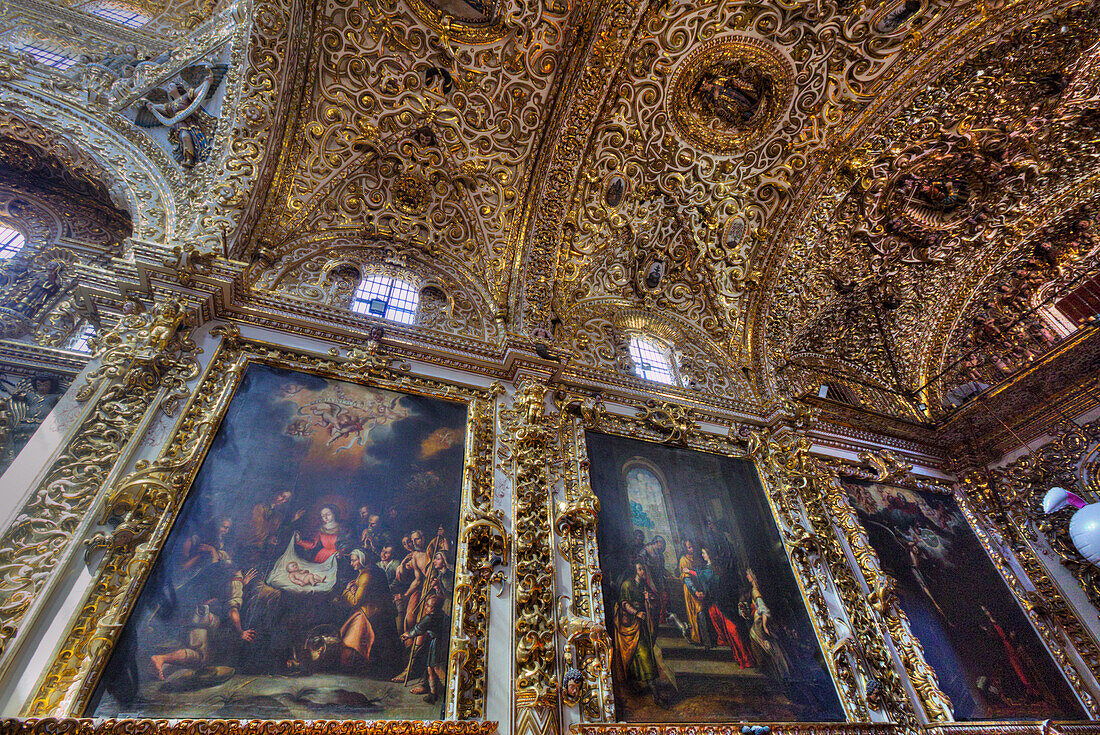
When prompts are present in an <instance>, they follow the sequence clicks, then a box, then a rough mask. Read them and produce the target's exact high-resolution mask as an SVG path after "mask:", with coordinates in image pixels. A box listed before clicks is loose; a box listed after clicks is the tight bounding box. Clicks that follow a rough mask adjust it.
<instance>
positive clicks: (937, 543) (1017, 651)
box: [843, 479, 1086, 720]
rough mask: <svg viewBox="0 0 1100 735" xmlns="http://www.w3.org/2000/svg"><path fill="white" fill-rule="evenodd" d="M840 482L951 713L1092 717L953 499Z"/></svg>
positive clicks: (961, 716)
mask: <svg viewBox="0 0 1100 735" xmlns="http://www.w3.org/2000/svg"><path fill="white" fill-rule="evenodd" d="M843 484H844V488H845V490H846V491H847V494H848V497H849V499H850V501H851V503H852V506H853V507H854V508H855V510H856V514H857V515H858V516H859V520H860V522H861V523H862V525H863V527H864V529H865V530H866V532H867V537H868V540H869V541H870V543H871V546H872V547H873V548H874V550H875V552H876V554H878V557H879V562H880V564H881V566H882V569H883V571H885V572H887V573H888V574H890V575H891V576H892V577H894V578H895V579H896V580H897V594H898V598H899V601H900V604H901V609H902V610H903V611H904V612H905V615H906V617H908V618H909V624H910V626H911V628H912V631H913V634H914V635H915V636H916V637H917V639H918V640H919V641H920V643H921V646H922V647H923V648H924V656H925V659H926V660H927V661H928V663H929V665H930V666H931V667H932V668H933V669H934V670H935V672H936V676H937V678H938V679H939V686H940V689H941V690H942V691H943V692H944V693H945V694H946V695H947V696H948V698H949V699H950V700H951V703H952V705H953V709H954V715H955V719H957V720H1012V719H1027V720H1037V719H1046V718H1061V719H1085V718H1086V715H1085V712H1084V710H1083V708H1082V707H1081V705H1080V703H1079V702H1078V701H1077V698H1076V696H1075V695H1074V694H1073V690H1072V689H1071V688H1070V686H1069V684H1068V682H1066V680H1065V678H1064V677H1063V675H1062V673H1061V672H1060V671H1059V669H1058V667H1057V666H1056V665H1055V663H1054V660H1053V659H1052V657H1051V654H1050V652H1049V651H1048V650H1047V648H1046V646H1044V645H1043V642H1042V640H1041V639H1040V638H1039V635H1038V633H1036V631H1035V629H1034V628H1033V627H1032V626H1031V623H1030V622H1028V619H1027V617H1026V616H1025V615H1024V612H1023V610H1022V609H1021V608H1020V606H1019V604H1018V603H1017V601H1016V598H1015V597H1014V596H1013V594H1012V591H1011V590H1010V589H1009V588H1008V586H1007V584H1006V583H1005V581H1004V579H1003V578H1002V577H1001V575H1000V574H999V573H998V572H997V569H996V567H995V566H994V565H993V562H992V560H990V558H989V556H988V555H987V554H986V552H985V549H984V548H983V547H982V544H981V542H980V541H979V540H978V537H977V536H976V535H975V533H974V531H973V529H972V528H971V527H970V525H969V524H968V523H967V520H966V517H965V516H964V515H963V512H962V510H961V509H960V508H959V505H958V503H957V502H956V500H955V498H954V497H952V496H950V495H945V494H940V493H935V492H930V491H920V490H911V489H906V488H900V487H894V486H890V485H883V484H879V483H874V482H869V481H863V480H851V479H846V480H844V481H843Z"/></svg>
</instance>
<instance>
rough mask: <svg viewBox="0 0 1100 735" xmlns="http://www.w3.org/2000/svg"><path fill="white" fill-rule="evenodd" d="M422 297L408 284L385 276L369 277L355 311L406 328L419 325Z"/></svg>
mask: <svg viewBox="0 0 1100 735" xmlns="http://www.w3.org/2000/svg"><path fill="white" fill-rule="evenodd" d="M419 301H420V294H419V293H417V290H416V287H415V286H413V284H411V283H409V282H408V281H403V280H401V279H400V278H394V277H393V276H387V275H382V274H380V273H379V274H374V275H368V276H366V277H365V278H363V280H362V281H360V282H359V287H358V288H357V289H355V295H354V296H353V297H352V300H351V310H352V311H355V312H358V313H360V314H370V315H371V316H379V317H382V318H383V319H389V320H390V321H394V322H401V323H402V324H415V323H416V308H417V304H418V303H419Z"/></svg>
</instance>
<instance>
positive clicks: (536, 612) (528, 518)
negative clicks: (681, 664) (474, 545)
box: [511, 380, 558, 735]
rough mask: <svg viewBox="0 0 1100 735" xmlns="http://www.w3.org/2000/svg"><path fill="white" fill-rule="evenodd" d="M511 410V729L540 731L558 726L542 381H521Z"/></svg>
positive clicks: (520, 733) (523, 734) (524, 733)
mask: <svg viewBox="0 0 1100 735" xmlns="http://www.w3.org/2000/svg"><path fill="white" fill-rule="evenodd" d="M513 411H514V414H513V423H512V426H511V431H512V445H513V449H514V463H515V464H514V467H515V475H514V477H515V488H514V491H513V505H512V512H513V518H514V523H515V550H516V555H515V556H516V558H515V588H514V592H513V604H514V607H515V610H514V621H515V650H516V654H515V656H516V657H515V666H516V670H515V687H516V690H515V732H516V733H517V735H536V734H537V735H543V734H545V733H555V732H557V730H558V708H557V679H556V677H555V662H556V652H555V648H554V633H555V628H554V578H553V563H554V559H553V549H552V546H551V541H550V528H551V512H550V487H549V473H548V470H547V463H548V456H547V448H548V443H549V437H550V431H549V426H548V422H547V417H546V386H545V385H544V384H542V383H540V382H538V381H534V380H528V381H527V382H524V383H523V384H521V385H520V387H519V388H518V390H517V392H516V395H515V403H514V406H513Z"/></svg>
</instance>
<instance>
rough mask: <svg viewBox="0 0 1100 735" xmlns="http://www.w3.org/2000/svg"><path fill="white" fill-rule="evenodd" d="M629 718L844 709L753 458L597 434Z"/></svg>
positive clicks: (617, 652)
mask: <svg viewBox="0 0 1100 735" xmlns="http://www.w3.org/2000/svg"><path fill="white" fill-rule="evenodd" d="M587 446H588V458H589V461H590V463H591V465H590V473H591V484H592V490H593V492H595V494H596V496H597V497H598V498H599V501H600V518H599V524H598V526H597V528H598V539H597V541H598V545H599V560H600V568H601V570H602V572H603V594H604V605H605V610H606V614H607V630H608V632H609V633H610V636H611V639H612V650H613V655H612V679H613V684H614V689H615V703H616V707H617V709H618V712H617V718H618V719H620V720H624V721H628V722H729V721H737V720H765V721H773V722H774V721H838V720H843V719H844V716H845V715H844V710H843V709H842V707H841V704H840V701H839V699H838V697H837V694H836V690H835V688H834V686H833V683H832V680H831V678H830V675H829V671H828V669H827V667H826V665H825V663H824V659H823V658H822V654H821V649H820V646H819V643H818V639H817V636H816V634H815V632H814V628H813V625H812V623H811V622H810V618H809V615H808V613H807V611H806V606H805V602H804V601H803V598H802V595H801V592H800V590H799V587H798V583H797V582H796V580H795V578H794V574H793V572H792V570H791V567H790V563H789V561H788V559H787V555H786V552H785V551H784V549H783V544H782V542H781V541H780V538H779V530H778V528H777V527H776V525H775V521H774V519H773V517H772V514H771V510H770V508H769V505H768V502H767V498H766V497H765V495H764V491H763V488H762V487H761V485H760V482H759V479H758V478H757V475H756V470H755V468H754V467H753V465H752V463H751V462H749V461H747V460H742V459H735V458H730V457H722V456H719V455H714V454H707V453H704V452H696V451H691V450H687V449H678V448H672V447H667V446H661V445H658V444H652V443H647V442H641V441H637V440H633V439H627V438H623V437H615V436H608V435H604V434H595V433H589V434H588V436H587Z"/></svg>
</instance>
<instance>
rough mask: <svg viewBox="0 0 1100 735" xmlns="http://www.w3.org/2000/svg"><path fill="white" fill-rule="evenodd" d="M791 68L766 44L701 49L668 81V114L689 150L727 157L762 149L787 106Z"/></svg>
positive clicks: (716, 44)
mask: <svg viewBox="0 0 1100 735" xmlns="http://www.w3.org/2000/svg"><path fill="white" fill-rule="evenodd" d="M793 89H794V68H793V67H792V66H791V64H790V62H789V61H787V59H785V58H784V57H783V55H782V54H780V52H779V51H778V50H777V49H775V48H774V47H772V46H771V45H770V44H768V43H766V42H764V41H761V40H759V39H756V38H748V37H740V36H738V37H726V38H721V39H715V40H713V41H710V42H708V43H705V44H703V45H701V46H700V47H699V48H698V49H697V50H696V51H695V52H693V53H692V54H691V55H690V56H688V58H687V59H686V60H685V61H684V63H683V65H682V66H681V67H680V68H679V69H678V70H677V72H676V74H675V76H674V77H673V80H672V94H671V95H670V97H669V113H670V117H671V119H672V123H673V126H674V128H675V129H676V132H677V133H678V134H679V135H680V136H682V137H683V138H684V139H685V140H687V141H688V142H689V143H691V144H692V145H694V146H696V147H698V148H702V149H704V150H707V151H710V152H712V153H719V154H732V153H736V152H738V151H742V150H746V149H748V148H752V147H753V146H755V145H758V144H760V143H762V142H763V141H764V140H765V139H766V138H767V136H768V134H769V133H771V132H772V131H773V130H774V128H775V126H776V124H777V123H778V121H779V119H780V117H781V115H782V113H783V112H784V111H786V109H787V107H788V106H789V105H790V102H791V98H792V96H793V94H792V93H793Z"/></svg>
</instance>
